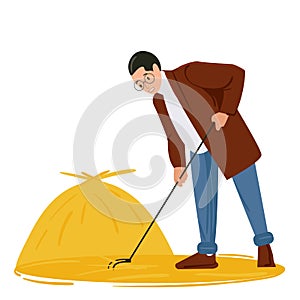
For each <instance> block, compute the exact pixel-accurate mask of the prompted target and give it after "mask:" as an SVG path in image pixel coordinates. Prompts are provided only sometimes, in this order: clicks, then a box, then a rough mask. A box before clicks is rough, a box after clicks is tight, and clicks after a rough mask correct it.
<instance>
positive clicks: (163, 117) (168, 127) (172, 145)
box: [153, 94, 186, 168]
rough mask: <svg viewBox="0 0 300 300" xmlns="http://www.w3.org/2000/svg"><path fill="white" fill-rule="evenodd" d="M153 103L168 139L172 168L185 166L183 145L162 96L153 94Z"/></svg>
mask: <svg viewBox="0 0 300 300" xmlns="http://www.w3.org/2000/svg"><path fill="white" fill-rule="evenodd" d="M153 104H154V107H155V109H156V111H157V113H158V116H159V119H160V121H161V123H162V126H163V128H164V130H165V133H166V136H167V139H168V153H169V158H170V161H171V164H172V166H173V167H174V168H176V167H185V165H186V160H185V146H184V143H183V142H182V140H181V139H180V137H179V135H178V133H177V131H176V129H175V127H174V125H173V123H172V121H171V119H170V117H169V114H168V111H167V108H166V105H165V103H164V100H163V96H162V95H160V94H155V96H154V98H153Z"/></svg>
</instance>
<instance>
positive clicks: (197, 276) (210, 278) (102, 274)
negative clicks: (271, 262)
mask: <svg viewBox="0 0 300 300" xmlns="http://www.w3.org/2000/svg"><path fill="white" fill-rule="evenodd" d="M185 257H186V256H184V255H142V256H136V257H135V258H134V259H133V261H132V262H131V263H125V264H120V265H118V266H116V268H115V269H108V264H109V262H110V261H111V260H114V259H115V258H117V257H110V258H103V257H80V258H71V259H57V260H48V261H40V262H36V263H31V264H25V265H20V266H18V267H17V268H16V270H15V272H16V273H17V274H19V275H21V276H22V277H23V278H24V279H27V280H31V281H35V282H39V283H48V284H63V283H65V284H70V283H72V282H76V281H90V282H111V283H113V284H114V285H117V286H193V285H212V284H224V283H234V282H245V281H251V280H260V279H266V278H270V277H275V276H277V275H280V274H281V273H283V272H284V267H283V266H281V265H276V267H274V268H258V267H257V266H256V264H257V261H256V260H254V259H253V258H251V257H249V256H244V255H233V254H230V255H225V254H224V255H219V256H218V257H217V261H218V263H219V266H218V267H217V268H215V269H203V270H200V269H194V270H177V269H176V268H175V266H174V265H175V263H176V262H178V261H180V260H182V259H183V258H185Z"/></svg>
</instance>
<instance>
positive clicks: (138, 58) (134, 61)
mask: <svg viewBox="0 0 300 300" xmlns="http://www.w3.org/2000/svg"><path fill="white" fill-rule="evenodd" d="M153 64H157V66H158V68H159V70H161V66H160V62H159V60H158V58H157V57H156V56H155V55H154V54H152V53H150V52H147V51H139V52H136V53H135V54H134V55H132V57H131V58H130V60H129V64H128V70H129V73H130V75H132V74H133V73H134V72H135V71H136V70H137V69H138V68H140V67H144V68H145V70H146V71H153Z"/></svg>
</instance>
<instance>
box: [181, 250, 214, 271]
mask: <svg viewBox="0 0 300 300" xmlns="http://www.w3.org/2000/svg"><path fill="white" fill-rule="evenodd" d="M217 266H218V263H217V262H216V255H215V254H213V255H211V256H208V255H206V254H200V253H196V254H194V255H192V256H189V257H187V258H186V259H184V260H182V261H180V262H178V263H177V264H176V265H175V267H176V268H177V269H213V268H216V267H217Z"/></svg>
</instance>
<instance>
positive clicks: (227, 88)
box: [185, 62, 245, 115]
mask: <svg viewBox="0 0 300 300" xmlns="http://www.w3.org/2000/svg"><path fill="white" fill-rule="evenodd" d="M185 73H186V74H185V75H186V77H187V79H188V80H189V81H190V82H191V83H192V84H194V85H196V86H199V87H201V88H203V89H218V90H221V91H222V92H223V101H222V103H221V106H220V111H221V112H224V113H227V114H229V115H234V114H235V112H236V110H237V108H238V105H239V103H240V100H241V96H242V92H243V87H244V78H245V71H244V70H243V69H241V68H240V67H237V66H235V65H229V64H214V63H203V62H193V63H190V64H188V65H187V66H186V70H185Z"/></svg>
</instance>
